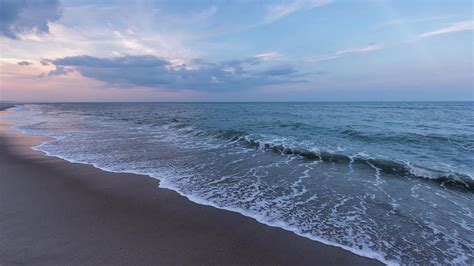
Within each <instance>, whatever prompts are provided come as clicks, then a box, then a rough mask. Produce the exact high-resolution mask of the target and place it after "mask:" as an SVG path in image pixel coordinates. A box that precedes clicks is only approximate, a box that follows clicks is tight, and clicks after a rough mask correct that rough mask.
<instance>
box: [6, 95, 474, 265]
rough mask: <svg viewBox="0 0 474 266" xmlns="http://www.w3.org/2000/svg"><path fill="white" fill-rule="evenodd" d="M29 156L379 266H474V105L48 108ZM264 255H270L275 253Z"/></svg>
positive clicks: (20, 111)
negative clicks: (154, 190)
mask: <svg viewBox="0 0 474 266" xmlns="http://www.w3.org/2000/svg"><path fill="white" fill-rule="evenodd" d="M10 110H12V111H14V113H15V114H14V115H13V116H11V119H13V120H14V121H15V125H16V126H15V128H16V129H17V130H20V131H22V132H24V133H27V134H33V135H43V136H50V137H53V140H51V141H47V142H44V143H42V144H40V145H39V146H37V147H34V149H36V150H39V151H42V152H44V153H45V154H47V155H51V156H56V157H60V158H64V159H65V160H68V161H71V162H80V163H85V164H91V165H94V166H95V167H98V168H101V169H104V170H106V171H112V172H128V173H137V174H145V175H149V176H150V177H153V178H157V179H159V180H160V186H161V187H163V188H168V189H172V190H175V191H177V192H178V193H180V194H182V195H184V196H186V197H187V198H188V199H190V200H191V201H194V202H197V203H199V204H206V205H211V206H214V207H216V208H220V209H225V210H230V211H235V212H239V213H241V214H243V215H245V216H249V217H252V218H254V219H256V220H257V221H259V222H261V223H264V224H268V225H271V226H276V227H281V228H284V229H286V230H289V231H292V232H294V233H296V234H298V235H301V236H303V237H307V238H310V239H313V240H315V241H320V242H322V243H326V244H330V245H334V246H339V247H342V248H344V249H346V250H349V251H352V252H353V253H356V254H359V255H361V256H366V257H370V258H375V259H377V260H380V261H382V262H384V263H386V264H454V265H456V264H457V265H473V264H474V214H473V213H474V193H473V192H474V103H473V102H367V103H362V102H354V103H349V102H340V103H322V102H321V103H64V104H60V103H55V104H26V105H20V106H18V107H15V108H13V109H10ZM270 244H271V243H269V245H270Z"/></svg>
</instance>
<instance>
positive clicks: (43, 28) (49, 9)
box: [0, 0, 61, 39]
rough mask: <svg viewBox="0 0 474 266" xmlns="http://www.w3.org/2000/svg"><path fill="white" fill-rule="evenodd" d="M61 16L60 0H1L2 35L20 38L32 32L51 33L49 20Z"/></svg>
mask: <svg viewBox="0 0 474 266" xmlns="http://www.w3.org/2000/svg"><path fill="white" fill-rule="evenodd" d="M60 17H61V9H60V6H59V2H58V0H1V1H0V36H4V37H7V38H10V39H19V38H20V35H22V34H27V33H30V32H34V33H40V34H41V33H49V26H48V23H49V22H54V21H56V20H58V19H59V18H60Z"/></svg>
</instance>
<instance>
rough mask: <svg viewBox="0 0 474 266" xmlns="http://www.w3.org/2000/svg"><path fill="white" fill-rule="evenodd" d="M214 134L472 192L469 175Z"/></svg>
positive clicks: (231, 132)
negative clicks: (367, 166)
mask: <svg viewBox="0 0 474 266" xmlns="http://www.w3.org/2000/svg"><path fill="white" fill-rule="evenodd" d="M214 136H215V137H218V138H222V139H226V140H228V141H231V142H239V143H241V144H243V145H245V146H247V147H252V148H256V149H260V150H265V151H272V152H275V153H277V154H281V155H294V156H299V157H303V158H306V159H308V160H319V161H322V162H330V163H340V164H347V165H350V164H366V165H369V166H371V167H375V168H377V170H378V171H381V172H383V173H385V174H395V175H400V176H404V177H408V178H423V179H429V180H433V181H437V182H439V183H440V184H442V185H443V186H448V187H455V188H460V189H467V190H471V191H474V178H473V177H472V176H470V175H469V174H463V173H456V172H446V171H440V170H435V169H430V168H427V167H423V166H418V165H413V164H411V163H410V162H401V161H395V160H388V159H379V158H370V157H367V156H363V155H356V156H350V155H345V154H340V153H335V152H329V151H313V150H308V149H305V148H299V147H291V146H287V145H284V144H277V143H272V142H266V141H263V140H258V139H252V138H251V137H250V135H249V134H248V133H247V132H245V131H239V130H221V131H218V132H217V134H214Z"/></svg>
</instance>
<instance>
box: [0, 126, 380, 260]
mask: <svg viewBox="0 0 474 266" xmlns="http://www.w3.org/2000/svg"><path fill="white" fill-rule="evenodd" d="M0 135H1V137H0V231H1V233H0V264H1V265H14V264H34V265H58V264H61V265H64V264H68V265H71V264H72V265H79V264H81V265H98V264H107V265H111V264H114V265H117V264H133V265H137V264H138V265H145V264H147V265H149V264H160V265H164V264H187V265H189V264H193V265H195V264H205V265H216V264H233V265H236V264H239V265H243V264H246V265H249V264H253V265H255V264H259V265H262V264H264V265H269V264H271V265H275V264H279V265H349V264H350V265H375V264H380V263H379V262H377V261H375V260H371V259H367V258H363V257H360V256H356V255H354V254H352V253H350V252H347V251H345V250H343V249H340V248H336V247H331V246H327V245H324V244H320V243H318V242H315V241H311V240H309V239H306V238H303V237H300V236H297V235H295V234H294V233H291V232H288V231H285V230H282V229H279V228H274V227H270V226H266V225H263V224H260V223H258V222H257V221H255V220H253V219H251V218H248V217H245V216H242V215H240V214H238V213H233V212H229V211H224V210H219V209H216V208H213V207H209V206H202V205H198V204H195V203H193V202H190V201H189V200H187V199H186V198H185V197H182V196H180V195H178V194H177V193H175V192H174V191H171V190H167V189H161V188H158V186H159V182H158V180H155V179H152V178H150V177H148V176H140V175H133V174H116V173H109V172H105V171H102V170H99V169H96V168H94V167H92V166H88V165H83V164H75V163H69V162H66V161H64V160H61V159H57V158H53V157H48V156H44V155H42V154H40V153H38V152H35V151H32V150H30V148H29V147H31V145H35V144H38V143H39V141H41V138H38V137H28V136H25V135H23V134H20V133H17V132H13V131H12V130H9V129H7V127H6V124H5V121H2V126H1V134H0Z"/></svg>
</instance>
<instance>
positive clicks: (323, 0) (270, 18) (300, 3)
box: [264, 0, 332, 23]
mask: <svg viewBox="0 0 474 266" xmlns="http://www.w3.org/2000/svg"><path fill="white" fill-rule="evenodd" d="M331 2H332V0H293V1H286V2H284V3H281V4H273V5H270V6H268V7H267V9H266V12H265V18H264V21H265V22H266V23H272V22H275V21H277V20H279V19H281V18H284V17H286V16H289V15H290V14H292V13H295V12H298V11H302V10H311V9H313V8H316V7H320V6H323V5H327V4H329V3H331Z"/></svg>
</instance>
